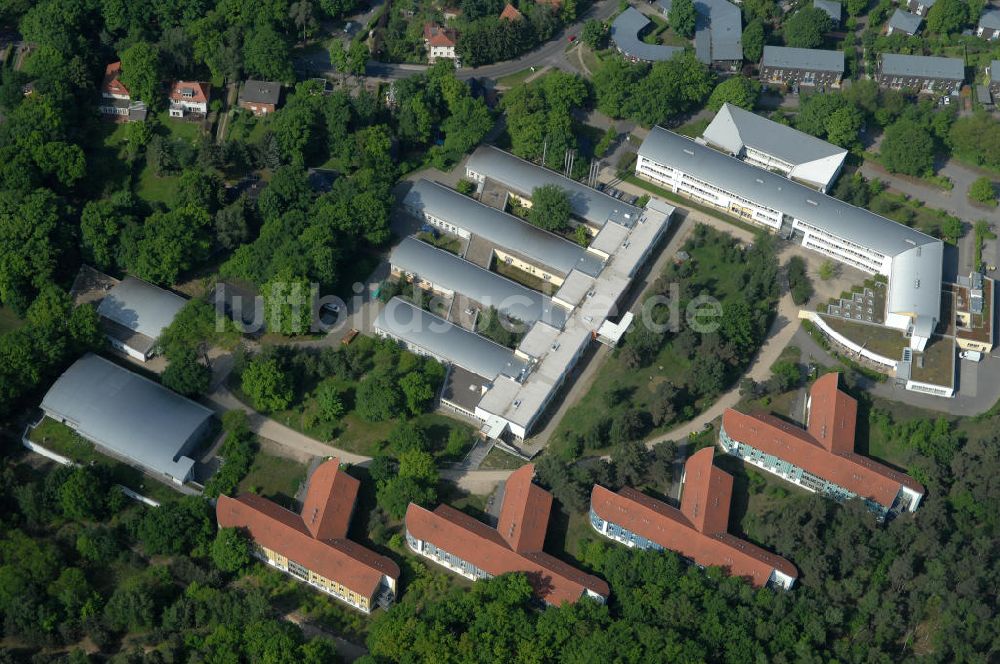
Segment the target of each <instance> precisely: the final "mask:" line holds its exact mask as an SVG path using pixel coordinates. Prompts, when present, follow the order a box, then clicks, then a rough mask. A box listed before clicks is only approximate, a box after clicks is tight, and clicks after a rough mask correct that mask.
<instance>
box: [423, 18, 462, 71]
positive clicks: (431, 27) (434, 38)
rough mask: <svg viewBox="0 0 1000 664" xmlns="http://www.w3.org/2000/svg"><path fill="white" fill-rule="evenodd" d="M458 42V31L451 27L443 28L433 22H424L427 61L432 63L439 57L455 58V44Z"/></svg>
mask: <svg viewBox="0 0 1000 664" xmlns="http://www.w3.org/2000/svg"><path fill="white" fill-rule="evenodd" d="M457 44H458V33H456V32H455V31H454V30H453V29H451V28H445V27H442V26H440V25H435V24H433V23H425V24H424V48H426V49H427V62H429V63H431V64H434V63H435V62H437V61H438V60H439V59H441V58H451V59H452V60H455V59H457V57H458V55H457V54H456V52H455V46H456V45H457Z"/></svg>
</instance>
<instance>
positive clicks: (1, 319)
mask: <svg viewBox="0 0 1000 664" xmlns="http://www.w3.org/2000/svg"><path fill="white" fill-rule="evenodd" d="M22 325H24V320H22V319H21V318H19V317H18V315H17V314H15V313H14V310H13V309H11V308H10V307H4V306H0V334H3V333H4V332H10V331H11V330H16V329H17V328H19V327H21V326H22Z"/></svg>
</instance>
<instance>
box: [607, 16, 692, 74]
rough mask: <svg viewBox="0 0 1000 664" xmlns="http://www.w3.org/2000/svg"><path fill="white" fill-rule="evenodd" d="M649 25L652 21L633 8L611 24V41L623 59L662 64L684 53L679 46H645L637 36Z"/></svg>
mask: <svg viewBox="0 0 1000 664" xmlns="http://www.w3.org/2000/svg"><path fill="white" fill-rule="evenodd" d="M650 23H652V21H650V20H649V19H648V18H646V17H645V16H644V15H643V14H642V12H640V11H639V10H638V9H636V8H635V7H629V8H628V9H626V10H625V11H623V12H622V13H621V14H619V15H618V18H616V19H615V20H614V22H613V23H612V24H611V41H613V42H614V43H615V46H616V47H617V48H618V50H619V52H621V54H622V55H624V56H625V57H627V58H631V59H632V60H642V61H644V62H662V61H664V60H669V59H670V58H672V57H674V56H675V55H677V54H678V53H683V52H684V48H683V47H681V46H664V45H662V44H647V43H646V42H644V41H642V39H641V38H640V37H639V34H640V33H642V32H643V31H644V30H646V29H647V28H648V27H649V25H650Z"/></svg>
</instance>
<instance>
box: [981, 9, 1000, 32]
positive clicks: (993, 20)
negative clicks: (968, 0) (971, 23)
mask: <svg viewBox="0 0 1000 664" xmlns="http://www.w3.org/2000/svg"><path fill="white" fill-rule="evenodd" d="M979 27H980V28H986V29H987V30H1000V9H996V8H990V9H987V10H986V11H984V12H983V13H982V15H981V16H980V17H979Z"/></svg>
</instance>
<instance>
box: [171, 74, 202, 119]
mask: <svg viewBox="0 0 1000 664" xmlns="http://www.w3.org/2000/svg"><path fill="white" fill-rule="evenodd" d="M211 89H212V86H211V85H210V84H208V83H203V82H201V81H176V82H174V84H173V85H171V86H170V95H169V99H170V117H172V118H182V117H184V116H185V115H187V114H188V113H195V114H198V115H207V114H208V96H209V94H210V91H211Z"/></svg>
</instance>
